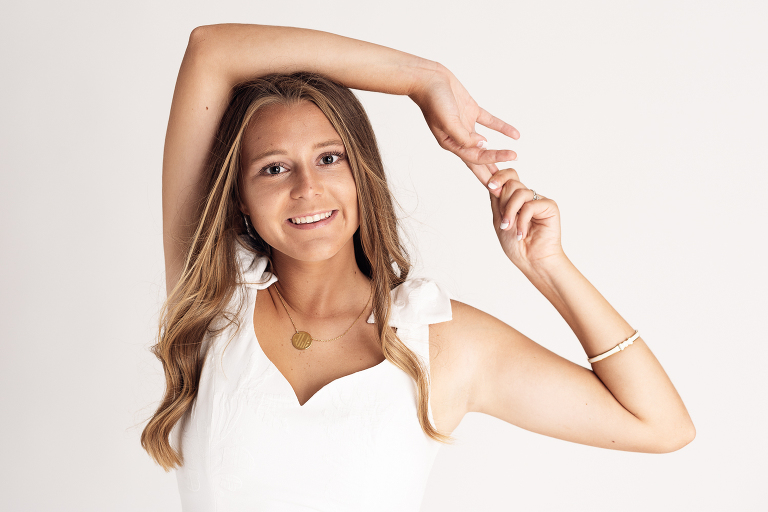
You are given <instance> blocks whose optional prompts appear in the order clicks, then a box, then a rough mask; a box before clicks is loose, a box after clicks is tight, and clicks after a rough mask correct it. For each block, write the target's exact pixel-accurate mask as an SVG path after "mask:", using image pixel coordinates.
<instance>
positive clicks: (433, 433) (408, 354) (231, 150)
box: [141, 73, 452, 471]
mask: <svg viewBox="0 0 768 512" xmlns="http://www.w3.org/2000/svg"><path fill="white" fill-rule="evenodd" d="M302 101H310V102H312V103H314V104H315V105H316V106H317V107H318V108H319V109H320V110H321V111H322V112H323V114H325V116H326V117H327V118H328V120H329V121H330V123H331V125H333V127H334V129H335V130H336V132H337V133H338V134H339V136H340V137H341V140H342V142H343V143H344V146H345V148H346V153H347V158H348V160H349V165H350V167H351V169H352V174H353V177H354V180H355V183H356V187H357V197H358V205H359V212H360V215H359V216H360V228H359V229H358V231H357V232H356V233H355V235H354V245H355V258H356V260H357V264H358V266H359V267H360V270H361V271H362V272H363V273H364V274H365V275H366V276H368V277H369V278H370V279H371V282H372V285H373V310H374V311H375V312H376V329H377V334H378V338H379V341H380V343H381V350H382V352H383V354H384V357H386V358H387V359H388V360H389V361H390V362H391V363H392V364H394V365H395V366H397V367H398V368H400V369H401V370H403V371H404V372H405V373H407V374H408V375H410V376H411V377H412V378H413V379H414V381H415V383H416V389H417V416H418V420H419V423H420V425H421V428H422V430H423V431H424V433H425V434H426V435H427V436H429V437H430V438H432V439H435V440H437V441H440V442H450V441H452V438H450V437H449V436H447V435H445V434H442V433H440V432H439V431H438V430H437V429H436V428H435V427H434V426H433V425H432V424H431V423H430V421H429V417H428V400H429V396H428V393H429V383H428V375H427V372H426V369H425V367H424V365H423V364H422V363H421V361H420V359H419V358H418V357H417V356H416V354H414V353H413V352H412V351H411V350H410V349H409V348H408V347H407V346H406V345H405V344H404V343H403V342H402V341H401V340H400V339H399V338H398V336H397V334H396V332H395V330H394V329H393V328H392V327H390V326H389V316H390V307H391V298H390V291H391V290H392V289H393V288H395V287H396V286H398V285H399V284H401V283H402V282H404V281H405V280H406V278H407V277H408V273H409V271H410V268H411V263H410V261H409V258H408V254H407V251H406V250H405V248H404V247H403V245H402V244H401V241H400V237H399V235H398V229H397V217H396V215H395V210H394V206H393V198H392V194H391V192H390V190H389V187H388V185H387V179H386V175H385V173H384V166H383V164H382V161H381V156H380V154H379V149H378V146H377V144H376V138H375V136H374V133H373V129H372V127H371V124H370V121H369V120H368V116H367V115H366V113H365V110H364V109H363V106H362V105H361V104H360V102H359V101H358V99H357V98H356V97H355V95H354V94H353V93H352V91H350V90H349V89H347V88H346V87H343V86H341V85H339V84H337V83H335V82H333V81H331V80H329V79H327V78H325V77H323V76H320V75H315V74H310V73H294V74H291V75H277V74H275V75H268V76H264V77H261V78H258V79H254V80H250V81H248V82H244V83H241V84H239V85H237V86H236V87H235V88H234V90H233V92H232V96H231V100H230V103H229V107H228V108H227V110H226V112H225V113H224V116H223V117H222V120H221V123H220V125H219V129H218V131H217V134H216V139H215V141H214V144H213V148H212V152H211V156H210V159H209V161H208V164H207V167H206V170H207V176H208V187H207V190H208V195H207V197H206V198H205V199H204V201H203V202H202V204H201V205H200V208H199V212H198V222H197V227H196V230H195V232H194V235H193V236H192V239H191V240H190V241H189V242H188V246H189V249H188V252H187V256H186V260H185V264H184V270H183V272H182V274H181V277H180V279H179V281H178V283H177V284H176V286H175V287H174V289H173V290H172V291H171V293H170V294H169V296H168V299H167V301H166V303H165V304H164V306H163V309H162V312H161V322H160V329H159V333H158V341H157V343H156V344H155V345H154V346H153V348H152V351H153V353H154V354H155V355H156V356H157V358H158V359H160V361H161V362H162V364H163V370H164V372H165V380H166V389H165V395H164V396H163V399H162V401H161V403H160V405H159V407H158V408H157V410H156V411H155V413H154V415H153V416H152V418H151V419H150V420H149V423H148V424H147V426H146V427H145V428H144V431H143V432H142V435H141V445H142V447H143V448H144V449H145V450H146V451H147V452H148V453H149V455H150V456H151V457H152V458H153V459H154V460H155V461H156V462H157V463H158V464H160V465H161V466H162V467H163V468H164V469H165V470H166V471H169V470H171V469H173V468H176V467H178V466H181V465H182V464H183V462H184V459H183V454H181V453H179V452H178V451H177V450H175V449H174V448H173V447H172V446H171V444H170V435H171V431H172V429H173V427H174V425H176V423H177V422H178V421H179V420H180V419H181V418H182V416H183V415H184V414H185V413H186V411H187V410H189V408H190V407H191V406H192V404H193V402H194V400H195V397H196V396H197V391H198V384H199V381H200V373H201V371H202V367H203V361H204V357H205V354H204V353H202V352H203V351H202V348H203V339H204V337H206V336H212V335H216V334H218V333H220V332H221V331H222V330H223V329H224V328H225V327H226V326H227V325H229V324H231V323H232V322H236V321H237V320H236V315H235V314H233V313H232V312H231V311H228V309H227V306H228V305H229V303H230V301H231V300H232V299H233V297H234V295H235V290H236V288H237V286H238V283H240V282H242V276H241V275H240V269H239V266H238V264H237V261H236V253H235V251H236V243H237V242H238V241H240V242H243V243H244V244H245V245H247V246H248V247H249V248H250V249H251V250H252V251H253V252H254V254H255V255H259V256H267V257H269V256H270V255H271V252H270V247H269V245H267V244H266V243H265V242H264V241H263V240H262V239H261V238H260V237H259V236H258V234H256V233H253V232H252V231H251V232H252V234H253V235H254V236H251V235H249V234H248V230H247V229H246V226H245V224H244V219H243V216H242V214H241V212H240V210H239V208H238V205H239V199H240V197H239V182H240V179H239V175H240V153H241V144H242V141H243V136H244V134H245V131H246V129H247V127H248V123H249V122H251V121H252V120H254V115H255V114H256V113H258V112H259V111H260V110H261V109H263V108H264V107H267V106H269V105H274V104H281V105H294V104H297V103H299V102H302ZM255 122H258V121H255ZM267 270H272V269H271V265H270V266H269V267H268V268H267ZM221 319H223V320H224V321H223V322H222V321H220V320H221Z"/></svg>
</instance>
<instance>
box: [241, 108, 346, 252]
mask: <svg viewBox="0 0 768 512" xmlns="http://www.w3.org/2000/svg"><path fill="white" fill-rule="evenodd" d="M240 186H241V194H240V196H241V198H242V203H241V205H240V207H241V209H242V211H243V213H245V214H246V215H249V216H250V218H251V222H252V223H253V227H254V228H255V229H256V231H257V232H258V233H259V235H261V237H262V238H263V239H264V241H265V242H267V243H268V244H269V245H271V246H272V248H273V250H276V251H279V252H280V253H283V254H285V255H286V256H289V257H291V258H294V259H297V260H301V261H323V260H327V259H329V258H331V257H333V256H334V255H336V254H337V253H339V251H340V250H341V249H342V247H344V246H345V245H347V244H350V246H351V244H352V236H353V235H354V233H355V231H356V230H357V228H358V226H359V224H360V223H359V217H358V204H357V189H356V187H355V181H354V178H353V177H352V170H351V169H350V167H349V163H348V161H347V157H346V150H345V148H344V144H343V143H342V141H341V137H339V134H338V133H336V130H334V128H333V126H332V125H331V123H330V122H329V121H328V119H327V118H326V117H325V115H323V113H322V111H321V110H320V109H319V108H318V107H317V106H316V105H315V104H313V103H310V102H308V101H303V102H301V103H299V104H297V105H292V106H284V105H273V106H270V107H266V108H265V109H262V110H261V111H260V112H259V113H257V114H256V117H254V118H253V119H252V120H251V122H250V123H249V126H248V129H247V131H246V133H245V134H244V138H243V146H242V152H241V182H240Z"/></svg>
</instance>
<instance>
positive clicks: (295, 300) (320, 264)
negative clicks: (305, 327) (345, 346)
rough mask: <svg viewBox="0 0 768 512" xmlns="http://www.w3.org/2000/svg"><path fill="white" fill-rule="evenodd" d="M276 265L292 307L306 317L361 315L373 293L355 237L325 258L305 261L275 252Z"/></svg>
mask: <svg viewBox="0 0 768 512" xmlns="http://www.w3.org/2000/svg"><path fill="white" fill-rule="evenodd" d="M272 265H273V267H274V271H275V274H276V275H277V277H278V283H277V286H278V287H279V289H280V294H281V295H282V296H283V299H285V302H286V303H287V304H288V308H289V309H291V310H293V311H295V312H297V313H299V314H300V315H302V316H305V317H312V318H329V317H334V316H337V315H338V316H344V315H348V314H349V313H350V311H352V310H354V311H356V314H357V313H359V312H360V310H361V309H362V307H363V306H364V305H365V303H366V301H367V300H368V297H369V295H370V290H371V282H370V280H369V279H368V277H366V276H365V274H363V273H362V272H361V271H360V269H359V268H358V266H357V261H356V260H355V249H354V243H353V241H352V240H351V239H350V241H349V243H348V244H347V245H345V246H344V247H343V248H342V250H340V251H339V252H338V253H337V254H335V255H334V256H333V257H331V258H329V259H327V260H323V261H301V260H297V259H294V258H291V257H290V256H288V255H286V254H283V253H280V252H278V251H273V254H272Z"/></svg>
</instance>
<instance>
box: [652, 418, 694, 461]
mask: <svg viewBox="0 0 768 512" xmlns="http://www.w3.org/2000/svg"><path fill="white" fill-rule="evenodd" d="M695 438H696V427H694V426H693V422H692V421H691V420H690V418H688V419H687V421H685V422H684V423H682V424H679V425H675V427H674V428H673V429H670V430H667V431H665V432H664V433H663V434H661V435H659V436H658V437H657V438H656V443H654V445H655V446H654V449H652V450H649V452H652V453H671V452H676V451H677V450H679V449H681V448H683V447H684V446H686V445H688V444H689V443H691V441H693V440H694V439H695Z"/></svg>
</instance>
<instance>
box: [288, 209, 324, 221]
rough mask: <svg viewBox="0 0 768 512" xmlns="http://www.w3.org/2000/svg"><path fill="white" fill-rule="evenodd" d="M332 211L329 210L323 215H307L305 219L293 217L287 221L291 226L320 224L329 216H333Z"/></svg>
mask: <svg viewBox="0 0 768 512" xmlns="http://www.w3.org/2000/svg"><path fill="white" fill-rule="evenodd" d="M333 212H334V210H329V211H327V212H324V213H316V214H315V215H308V216H306V217H294V218H292V219H288V220H289V221H291V222H292V223H293V224H313V223H315V222H320V221H321V220H325V219H327V218H328V217H330V216H331V215H333Z"/></svg>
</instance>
